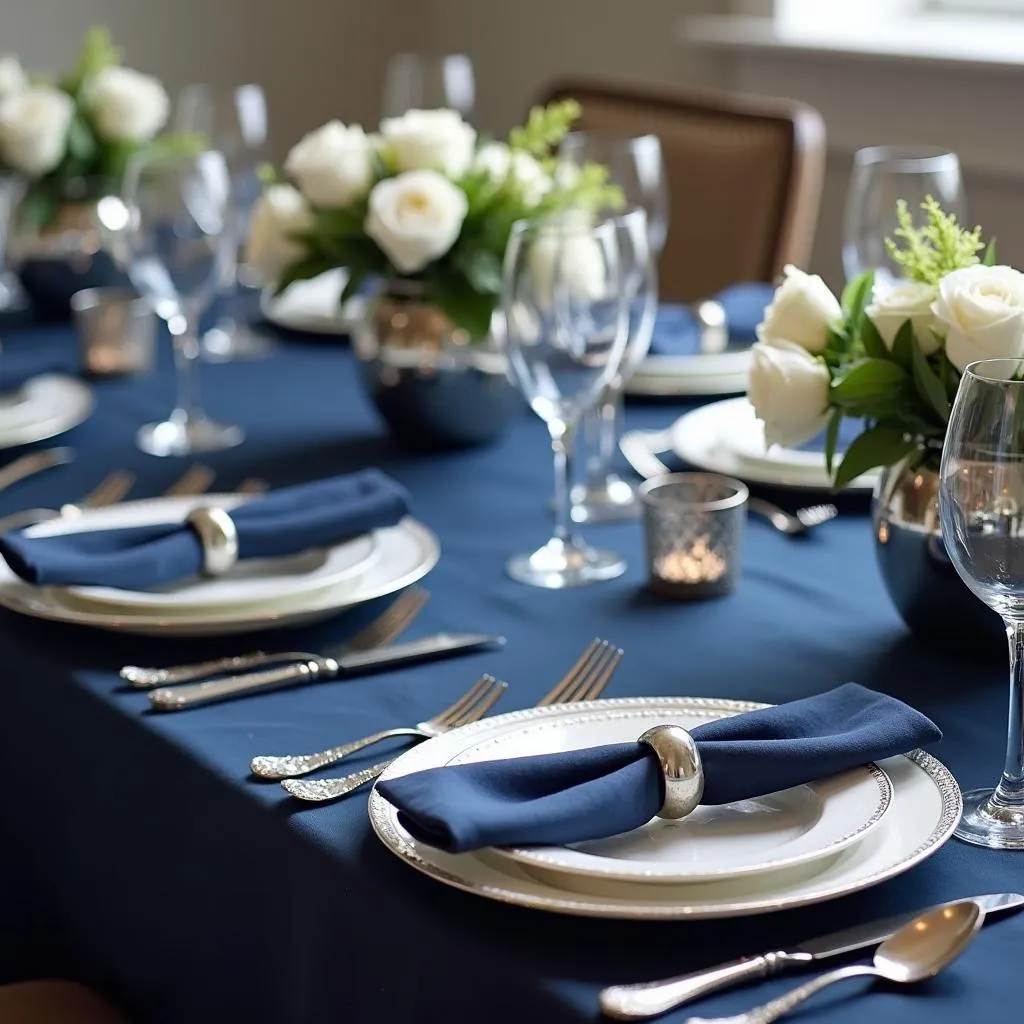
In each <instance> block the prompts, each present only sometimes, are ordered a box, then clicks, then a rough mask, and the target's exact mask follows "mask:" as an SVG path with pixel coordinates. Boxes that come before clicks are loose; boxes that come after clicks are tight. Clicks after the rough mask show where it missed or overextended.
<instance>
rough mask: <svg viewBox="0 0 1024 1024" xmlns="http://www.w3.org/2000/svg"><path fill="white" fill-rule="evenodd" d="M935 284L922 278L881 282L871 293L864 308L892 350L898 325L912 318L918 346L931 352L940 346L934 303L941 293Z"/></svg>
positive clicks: (925, 351) (924, 351)
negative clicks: (936, 334) (936, 335)
mask: <svg viewBox="0 0 1024 1024" xmlns="http://www.w3.org/2000/svg"><path fill="white" fill-rule="evenodd" d="M938 294H939V293H938V289H937V288H935V287H934V285H930V284H921V283H920V282H919V281H897V282H895V283H894V284H883V283H882V282H878V283H877V284H876V285H875V287H874V291H873V293H872V300H871V304H870V305H869V306H866V307H865V308H864V312H865V313H866V314H867V317H868V319H869V320H871V322H872V323H873V324H874V325H875V327H877V328H878V333H879V334H880V335H881V336H882V340H883V341H884V342H885V344H886V347H887V348H888V349H889V350H890V351H891V350H892V346H893V343H894V342H895V341H896V335H897V333H898V332H899V329H900V328H901V327H902V326H903V325H904V324H905V323H906V322H907V321H908V320H909V321H911V323H913V325H914V337H915V338H916V339H917V346H918V348H920V350H921V351H922V352H923V353H924V354H925V355H926V356H930V355H931V354H932V353H933V352H937V351H938V350H939V340H938V338H936V337H935V334H934V332H933V331H932V327H933V326H934V325H935V317H934V315H933V314H932V303H933V302H934V301H935V299H936V297H937V296H938Z"/></svg>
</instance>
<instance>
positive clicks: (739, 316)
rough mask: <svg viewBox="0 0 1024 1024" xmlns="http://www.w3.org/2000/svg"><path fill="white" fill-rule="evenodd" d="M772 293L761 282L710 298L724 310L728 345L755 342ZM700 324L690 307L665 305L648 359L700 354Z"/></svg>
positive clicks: (739, 286)
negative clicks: (651, 356) (650, 356)
mask: <svg viewBox="0 0 1024 1024" xmlns="http://www.w3.org/2000/svg"><path fill="white" fill-rule="evenodd" d="M774 294H775V289H774V288H772V286H771V285H770V284H764V283H763V282H760V281H752V282H748V283H740V284H732V285H729V287H728V288H723V289H722V290H721V291H720V292H719V293H718V294H717V295H714V296H712V297H713V298H714V299H715V300H716V301H717V302H719V303H720V304H721V306H722V309H724V310H725V316H726V321H727V324H728V328H729V344H730V346H731V345H739V346H746V345H750V344H752V343H753V341H754V332H755V329H756V328H757V325H758V324H759V323H760V322H761V321H762V320H763V319H764V311H765V309H766V307H767V306H768V303H770V302H771V301H772V296H773V295H774ZM700 336H701V327H700V321H699V320H698V319H697V317H696V316H695V314H694V312H693V310H692V309H690V307H689V306H682V305H676V304H674V303H665V304H663V305H661V306H660V307H659V308H658V316H657V319H656V320H655V321H654V333H653V334H652V335H651V349H650V351H651V355H658V356H690V355H696V354H697V353H698V352H700Z"/></svg>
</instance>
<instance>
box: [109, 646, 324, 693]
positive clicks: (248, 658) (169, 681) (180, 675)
mask: <svg viewBox="0 0 1024 1024" xmlns="http://www.w3.org/2000/svg"><path fill="white" fill-rule="evenodd" d="M311 657H313V655H310V654H306V653H305V652H297V651H286V652H282V653H279V654H265V653H264V652H263V651H254V652H253V653H252V654H236V655H235V656H234V657H230V658H214V659H213V661H200V662H197V663H195V664H193V665H172V666H171V667H170V668H142V667H141V666H139V665H125V667H124V668H123V669H121V678H122V679H123V680H124V681H125V682H126V683H131V685H132V686H135V687H137V688H138V689H140V690H149V689H151V688H152V687H154V686H174V685H176V684H177V683H190V682H192V681H193V680H195V679H206V678H207V676H217V675H221V674H222V673H224V672H231V673H236V672H248V671H249V670H250V669H254V668H261V667H262V666H264V665H273V664H276V663H278V662H283V661H304V660H307V659H309V658H311Z"/></svg>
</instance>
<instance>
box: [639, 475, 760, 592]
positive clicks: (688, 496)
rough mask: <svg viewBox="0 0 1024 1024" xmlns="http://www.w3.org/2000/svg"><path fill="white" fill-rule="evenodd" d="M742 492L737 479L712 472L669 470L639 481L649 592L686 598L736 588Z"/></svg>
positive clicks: (743, 518) (743, 514) (743, 519)
mask: <svg viewBox="0 0 1024 1024" xmlns="http://www.w3.org/2000/svg"><path fill="white" fill-rule="evenodd" d="M748 493H749V492H748V491H747V488H746V485H745V484H742V483H740V481H739V480H733V479H732V478H731V477H727V476H719V475H718V474H716V473H669V474H666V475H665V476H658V477H653V478H652V479H650V480H648V481H647V482H646V483H644V484H643V485H642V486H641V488H640V491H639V494H640V502H641V505H642V507H643V520H644V539H645V541H646V547H647V572H648V586H649V588H650V589H651V590H652V591H653V592H654V593H656V594H661V595H663V596H665V597H671V598H677V599H683V600H692V599H698V598H705V597H717V596H719V595H721V594H728V593H731V592H732V591H733V590H735V589H736V584H737V583H738V582H739V578H740V562H741V558H742V549H743V527H744V525H745V523H746V520H747V497H748Z"/></svg>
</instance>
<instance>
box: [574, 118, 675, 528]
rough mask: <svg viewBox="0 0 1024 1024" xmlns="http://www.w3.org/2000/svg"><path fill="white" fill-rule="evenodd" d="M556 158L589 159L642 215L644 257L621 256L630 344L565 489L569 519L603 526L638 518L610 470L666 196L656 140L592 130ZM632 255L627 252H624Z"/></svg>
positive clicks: (642, 346)
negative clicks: (579, 469)
mask: <svg viewBox="0 0 1024 1024" xmlns="http://www.w3.org/2000/svg"><path fill="white" fill-rule="evenodd" d="M559 155H560V156H561V157H562V158H563V159H565V160H568V161H570V162H571V163H574V164H585V163H589V162H596V163H600V164H603V165H604V166H606V167H607V168H608V171H609V179H608V180H609V181H610V183H611V184H613V185H617V186H618V187H619V188H620V189H621V190H622V193H623V195H624V197H625V200H626V205H627V208H628V209H639V210H642V211H643V212H644V213H645V215H646V234H647V238H646V247H645V248H646V250H647V252H646V254H644V253H642V252H639V251H638V249H637V246H636V245H630V246H629V249H630V252H626V251H623V253H622V256H623V268H624V274H625V280H626V288H627V290H628V291H630V292H631V294H632V301H633V303H634V306H633V315H632V316H631V318H630V320H631V323H630V343H629V346H628V348H627V351H626V355H625V358H624V359H623V362H622V367H621V368H620V370H619V373H618V374H617V375H616V376H615V378H614V379H613V380H612V382H611V383H610V385H609V387H608V388H607V389H606V391H605V393H604V395H603V396H602V398H601V400H600V401H599V402H598V403H597V405H596V407H595V409H594V411H593V412H592V413H591V414H590V415H589V416H588V417H587V419H586V422H585V426H584V441H585V451H586V468H587V472H586V481H585V483H582V484H579V485H577V486H576V487H574V488H573V495H572V498H573V518H574V519H575V520H576V521H578V522H610V521H614V520H617V519H624V518H630V517H633V516H636V515H638V514H639V505H638V504H637V501H636V495H635V493H634V490H633V487H632V486H631V485H630V484H629V483H627V482H626V481H625V480H623V479H622V478H621V477H620V476H619V475H618V474H617V473H615V472H613V471H612V468H611V467H612V460H613V459H614V457H615V452H616V447H617V445H618V441H619V435H620V433H621V429H622V391H623V388H624V387H625V385H626V383H627V382H628V381H629V379H630V377H632V376H633V374H634V373H635V372H636V370H637V368H638V367H639V366H640V364H641V363H642V362H643V360H644V357H645V356H646V355H647V350H648V348H649V347H650V343H651V334H652V333H653V330H654V320H655V317H656V315H657V305H658V282H657V260H658V258H659V256H660V255H661V251H662V249H663V248H664V247H665V239H666V237H667V236H668V221H669V195H668V185H667V182H666V174H665V162H664V159H663V157H662V151H661V142H660V141H659V139H658V137H657V136H656V135H641V136H637V137H635V138H627V137H623V136H618V135H608V134H603V133H600V132H583V131H580V132H571V133H570V134H569V135H567V136H566V138H565V139H564V140H563V141H562V144H561V146H560V147H559ZM631 253H632V255H631Z"/></svg>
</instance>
